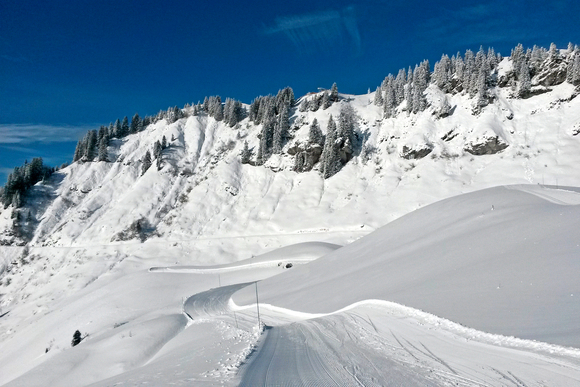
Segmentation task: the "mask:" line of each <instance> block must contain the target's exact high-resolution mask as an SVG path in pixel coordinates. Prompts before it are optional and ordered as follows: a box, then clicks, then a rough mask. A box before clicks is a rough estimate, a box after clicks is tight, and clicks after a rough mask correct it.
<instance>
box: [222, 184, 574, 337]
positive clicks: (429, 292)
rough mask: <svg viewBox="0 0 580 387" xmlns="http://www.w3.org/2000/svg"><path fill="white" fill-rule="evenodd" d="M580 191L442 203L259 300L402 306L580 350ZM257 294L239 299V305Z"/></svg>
mask: <svg viewBox="0 0 580 387" xmlns="http://www.w3.org/2000/svg"><path fill="white" fill-rule="evenodd" d="M579 217H580V189H578V188H572V189H571V188H560V189H557V188H556V187H542V186H529V185H525V186H507V187H497V188H491V189H487V190H483V191H478V192H475V193H471V194H465V195H461V196H459V197H454V198H451V199H447V200H443V201H441V202H437V203H435V204H432V205H430V206H428V207H425V208H422V209H420V210H417V211H414V212H412V213H411V214H408V215H406V216H403V217H402V218H400V219H397V220H396V221H393V222H391V223H389V224H388V225H386V226H384V227H383V228H381V229H379V230H377V231H375V232H374V233H372V234H370V235H368V236H366V237H364V238H362V239H360V240H358V241H356V242H354V243H351V244H350V245H348V246H345V247H343V248H342V249H339V250H337V251H335V252H334V253H332V254H328V255H326V256H325V257H324V258H321V259H319V260H317V261H315V262H312V263H311V264H309V265H308V266H307V267H301V268H297V269H296V270H292V271H289V272H287V273H284V274H283V275H279V276H276V277H275V278H272V279H269V280H266V281H263V282H262V283H260V291H261V297H260V301H261V302H264V303H266V304H273V305H276V306H280V307H285V308H289V309H293V310H299V311H303V312H314V313H318V312H331V311H334V310H338V309H341V308H344V307H346V306H348V305H350V304H353V303H355V302H358V301H362V300H366V299H383V300H389V301H394V302H397V303H400V304H403V305H408V306H411V307H413V308H418V309H421V310H424V311H426V312H429V313H433V314H435V315H437V316H442V317H445V318H448V319H450V320H452V321H455V322H458V323H461V324H464V325H466V326H469V327H472V328H476V329H479V330H482V331H485V332H491V333H499V334H503V335H508V336H516V337H520V338H526V339H534V340H540V341H544V342H551V343H556V344H560V345H564V346H575V347H580V325H578V324H577V321H579V320H580V301H579V299H578V291H579V290H580V289H579V288H578V273H580V260H579V259H578V257H579V256H580V246H579V244H578V241H579V240H580V229H579V228H578V219H579ZM253 297H254V294H253V293H252V292H251V291H249V290H248V291H246V294H245V295H244V294H236V295H235V297H234V301H235V302H236V303H241V304H245V303H250V302H252V300H253Z"/></svg>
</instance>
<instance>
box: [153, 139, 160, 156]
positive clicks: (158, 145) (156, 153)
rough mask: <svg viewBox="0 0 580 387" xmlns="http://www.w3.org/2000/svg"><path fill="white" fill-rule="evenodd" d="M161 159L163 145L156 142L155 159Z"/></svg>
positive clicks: (154, 146)
mask: <svg viewBox="0 0 580 387" xmlns="http://www.w3.org/2000/svg"><path fill="white" fill-rule="evenodd" d="M160 157H161V143H160V142H159V140H157V141H155V143H154V144H153V158H155V159H158V158H160Z"/></svg>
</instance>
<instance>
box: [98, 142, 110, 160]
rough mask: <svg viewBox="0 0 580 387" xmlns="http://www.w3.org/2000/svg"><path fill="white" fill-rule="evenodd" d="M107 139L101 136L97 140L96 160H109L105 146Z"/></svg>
mask: <svg viewBox="0 0 580 387" xmlns="http://www.w3.org/2000/svg"><path fill="white" fill-rule="evenodd" d="M108 143H109V140H108V139H107V137H101V139H100V140H99V149H98V155H97V160H98V161H109V160H108V158H107V156H108V153H107V146H108V145H109V144H108Z"/></svg>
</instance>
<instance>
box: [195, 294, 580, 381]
mask: <svg viewBox="0 0 580 387" xmlns="http://www.w3.org/2000/svg"><path fill="white" fill-rule="evenodd" d="M248 285H251V284H248V283H243V284H236V285H230V286H224V287H219V288H214V289H211V290H209V291H206V292H202V293H199V294H196V295H194V296H192V297H190V298H188V299H187V300H186V301H185V303H184V312H185V313H186V314H187V315H188V316H189V318H190V319H192V320H193V321H208V319H209V320H211V319H213V318H218V319H219V320H222V321H223V320H224V319H226V320H227V319H228V318H229V319H231V317H232V313H233V312H235V311H237V313H238V315H237V316H238V317H237V318H238V319H239V318H240V317H241V316H244V317H243V318H246V319H251V318H252V316H254V318H255V308H256V305H255V304H254V305H247V306H244V307H239V306H236V305H235V304H234V303H233V301H231V298H230V297H231V295H232V294H233V293H235V292H236V291H237V290H239V289H241V288H243V287H245V286H248ZM260 311H261V316H262V320H263V321H264V322H265V324H266V327H265V331H264V334H263V335H262V336H261V337H260V338H259V340H258V341H257V343H252V344H251V345H250V346H249V347H248V348H247V349H246V350H245V351H243V353H240V354H237V356H234V357H233V359H234V360H233V361H232V364H227V365H224V366H223V367H224V370H223V371H222V372H218V373H217V374H218V375H219V376H220V377H224V375H225V376H226V378H225V380H224V381H227V382H228V383H234V384H235V385H238V384H239V385H240V386H271V385H276V386H296V385H300V386H383V385H399V386H441V385H445V386H446V385H449V386H451V385H453V386H504V385H513V386H533V385H562V386H564V385H580V350H577V349H573V348H564V347H559V346H555V345H551V344H545V343H539V342H534V341H526V340H520V339H516V338H508V337H503V336H500V335H492V334H487V333H483V332H478V331H476V330H473V329H469V328H465V327H461V326H460V325H458V324H455V323H452V322H450V321H447V320H445V319H440V318H438V317H435V316H433V315H429V314H427V313H424V312H421V311H418V310H415V309H412V308H408V307H404V306H402V305H397V304H393V303H389V302H386V301H380V300H369V301H363V302H359V303H356V304H353V305H351V306H349V307H347V308H344V309H342V310H340V311H337V312H334V313H331V314H318V315H316V314H306V313H300V312H296V311H290V310H285V309H283V308H278V307H275V306H271V305H267V304H260ZM307 317H310V318H308V319H306V320H302V321H297V320H300V319H303V318H307ZM230 323H231V322H230ZM254 345H255V348H254ZM238 367H239V368H238ZM236 369H238V371H237V375H235V376H234V375H233V373H234V372H235V370H236ZM538 383H540V384H538ZM542 383H543V384H542Z"/></svg>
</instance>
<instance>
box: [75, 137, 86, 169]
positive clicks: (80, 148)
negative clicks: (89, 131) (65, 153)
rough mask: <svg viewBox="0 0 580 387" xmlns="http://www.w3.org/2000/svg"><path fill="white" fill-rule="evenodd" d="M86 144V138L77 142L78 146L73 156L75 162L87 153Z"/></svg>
mask: <svg viewBox="0 0 580 387" xmlns="http://www.w3.org/2000/svg"><path fill="white" fill-rule="evenodd" d="M86 146H87V145H86V144H85V139H84V138H82V139H80V140H79V141H78V142H77V146H76V148H75V154H74V156H73V163H75V162H77V161H79V160H81V159H82V157H83V156H84V155H85V150H86Z"/></svg>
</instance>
